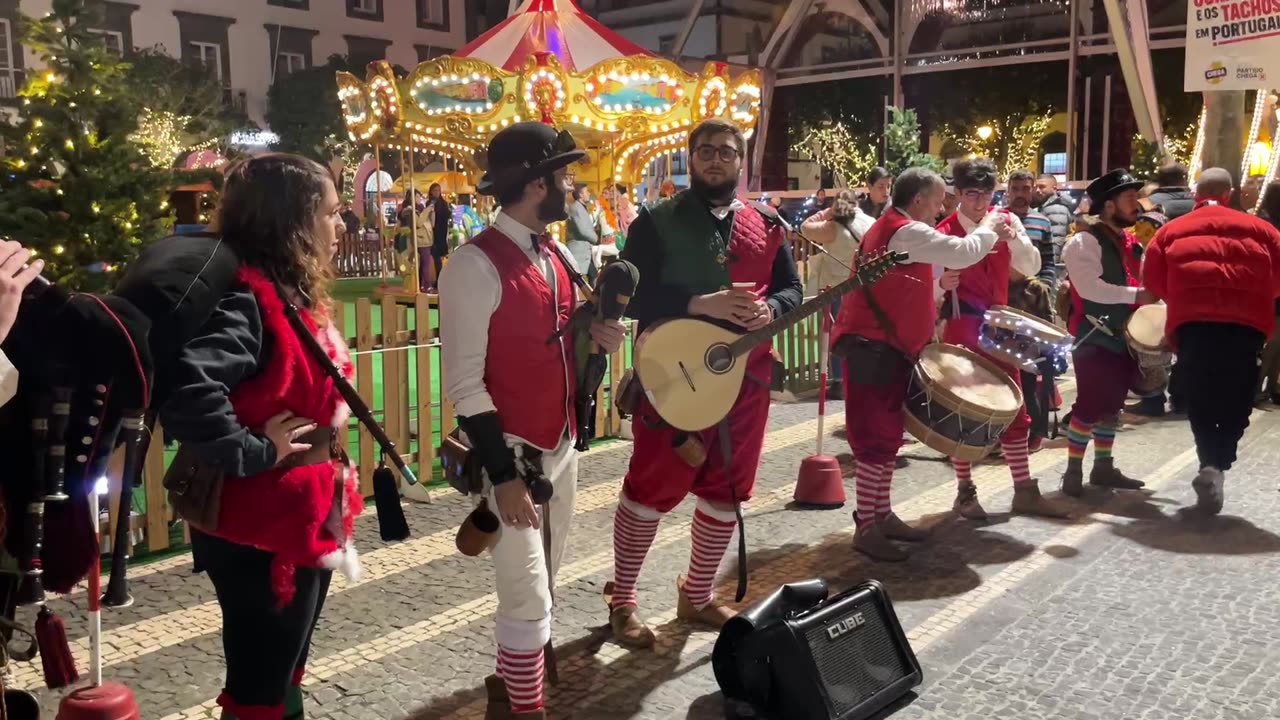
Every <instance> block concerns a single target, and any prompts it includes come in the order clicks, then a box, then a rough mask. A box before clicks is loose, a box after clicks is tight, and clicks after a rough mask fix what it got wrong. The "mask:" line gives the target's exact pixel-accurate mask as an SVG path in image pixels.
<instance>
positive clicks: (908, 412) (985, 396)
mask: <svg viewBox="0 0 1280 720" xmlns="http://www.w3.org/2000/svg"><path fill="white" fill-rule="evenodd" d="M1021 411H1022V390H1021V389H1019V388H1018V385H1017V384H1016V383H1014V382H1013V380H1012V379H1011V378H1010V377H1009V376H1008V375H1007V374H1006V373H1005V371H1004V370H1002V369H1001V368H1000V367H999V366H998V365H996V364H995V363H994V362H992V361H990V360H988V359H986V358H984V357H982V356H981V355H978V354H977V353H975V352H973V351H971V350H967V349H965V348H962V347H958V346H956V345H947V344H944V343H934V344H933V345H927V346H925V348H924V350H923V351H922V352H921V353H920V359H919V360H917V361H916V364H915V367H914V368H913V369H912V371H911V380H910V384H909V385H908V387H907V398H906V402H905V403H904V404H903V413H904V415H905V417H904V421H905V425H906V429H907V432H909V433H911V435H912V436H914V437H915V438H916V439H917V440H919V441H920V442H922V443H924V444H925V445H926V446H928V447H929V448H930V449H933V450H937V451H938V452H940V453H942V454H943V455H946V456H948V457H952V458H956V459H957V460H968V461H970V462H972V461H974V460H980V459H982V458H984V457H986V455H987V453H988V452H990V450H991V448H993V447H995V445H996V444H997V443H999V442H1000V436H1001V435H1003V434H1004V431H1005V430H1006V429H1007V428H1008V427H1009V426H1010V425H1012V424H1013V421H1014V420H1015V419H1017V417H1018V413H1019V412H1021Z"/></svg>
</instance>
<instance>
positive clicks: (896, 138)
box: [884, 107, 943, 176]
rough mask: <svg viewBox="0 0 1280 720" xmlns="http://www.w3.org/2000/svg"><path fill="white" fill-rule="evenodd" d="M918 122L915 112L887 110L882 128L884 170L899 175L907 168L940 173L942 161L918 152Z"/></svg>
mask: <svg viewBox="0 0 1280 720" xmlns="http://www.w3.org/2000/svg"><path fill="white" fill-rule="evenodd" d="M920 144H921V143H920V120H919V118H917V117H916V111H915V110H901V109H899V108H896V107H890V108H889V121H888V122H887V123H885V126H884V150H885V152H884V154H885V165H884V166H885V168H887V169H888V170H889V172H890V173H892V174H893V175H895V176H896V175H899V174H901V173H902V171H903V170H906V169H907V168H925V169H927V170H933V171H936V172H940V171H941V170H942V167H943V165H942V161H941V160H939V159H938V158H936V157H934V156H933V155H930V154H929V153H926V152H921V151H920Z"/></svg>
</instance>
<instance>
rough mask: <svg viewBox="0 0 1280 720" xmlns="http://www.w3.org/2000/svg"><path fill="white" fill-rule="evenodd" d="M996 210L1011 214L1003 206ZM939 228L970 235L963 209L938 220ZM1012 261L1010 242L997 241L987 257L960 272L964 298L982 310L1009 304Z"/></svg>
mask: <svg viewBox="0 0 1280 720" xmlns="http://www.w3.org/2000/svg"><path fill="white" fill-rule="evenodd" d="M996 211H997V212H1003V213H1004V214H1005V215H1008V214H1009V211H1008V210H1005V209H1003V208H996ZM938 231H939V232H944V233H946V234H948V235H954V236H955V237H965V236H967V235H968V234H969V232H968V231H967V230H965V229H964V225H963V223H962V222H961V220H960V213H959V211H957V212H954V213H951V216H950V217H948V218H947V219H946V220H943V221H942V222H940V223H938ZM1012 262H1013V260H1012V254H1011V253H1010V252H1009V244H1008V243H996V246H995V248H994V249H993V250H992V252H990V253H989V254H988V255H987V256H986V257H984V258H982V259H981V260H979V261H978V262H976V263H974V264H973V265H970V266H969V267H967V268H965V269H964V270H962V271H960V287H959V288H958V289H957V293H958V294H959V295H960V300H961V301H963V302H965V303H966V304H968V305H971V306H973V307H974V308H976V309H978V310H979V311H982V312H986V311H987V309H988V308H990V307H991V306H992V305H1008V304H1009V268H1010V265H1011V264H1012Z"/></svg>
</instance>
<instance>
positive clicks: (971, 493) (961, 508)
mask: <svg viewBox="0 0 1280 720" xmlns="http://www.w3.org/2000/svg"><path fill="white" fill-rule="evenodd" d="M951 510H952V511H953V512H955V513H956V514H957V515H959V516H960V517H962V518H964V519H965V520H978V521H981V520H986V519H987V511H986V510H984V509H983V507H982V503H979V502H978V486H977V485H974V484H973V483H971V482H969V483H960V484H959V485H958V486H957V487H956V500H955V502H953V503H951Z"/></svg>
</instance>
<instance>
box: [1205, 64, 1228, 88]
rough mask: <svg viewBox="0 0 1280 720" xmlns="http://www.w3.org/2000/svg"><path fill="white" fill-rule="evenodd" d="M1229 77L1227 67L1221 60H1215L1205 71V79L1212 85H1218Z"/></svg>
mask: <svg viewBox="0 0 1280 720" xmlns="http://www.w3.org/2000/svg"><path fill="white" fill-rule="evenodd" d="M1226 77H1227V68H1226V67H1224V66H1223V64H1222V63H1220V62H1215V63H1213V64H1212V65H1210V66H1209V69H1208V70H1205V71H1204V79H1205V81H1206V82H1208V83H1209V84H1210V85H1217V84H1218V83H1220V82H1222V81H1223V79H1225V78H1226Z"/></svg>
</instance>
